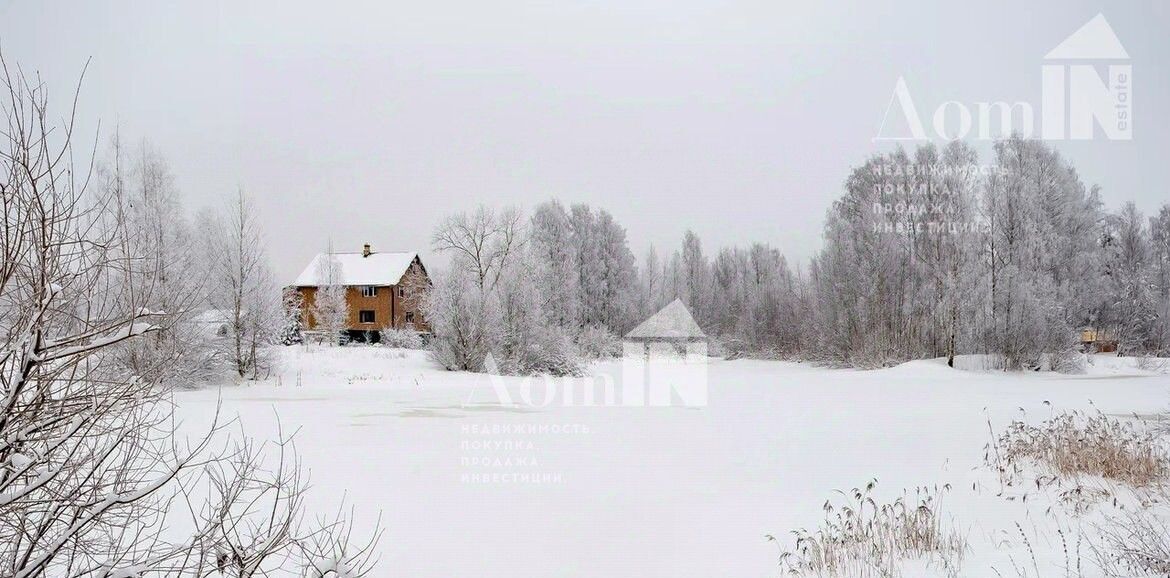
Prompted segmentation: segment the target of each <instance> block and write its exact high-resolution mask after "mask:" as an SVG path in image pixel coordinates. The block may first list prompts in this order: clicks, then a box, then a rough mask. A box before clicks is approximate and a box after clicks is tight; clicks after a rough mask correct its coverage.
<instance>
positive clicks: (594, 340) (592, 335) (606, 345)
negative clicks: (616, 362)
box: [577, 325, 622, 359]
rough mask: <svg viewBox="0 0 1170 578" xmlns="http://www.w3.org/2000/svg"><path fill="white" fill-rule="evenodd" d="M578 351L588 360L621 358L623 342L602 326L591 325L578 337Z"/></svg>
mask: <svg viewBox="0 0 1170 578" xmlns="http://www.w3.org/2000/svg"><path fill="white" fill-rule="evenodd" d="M577 350H578V351H579V352H580V353H581V356H582V357H584V358H586V359H606V358H610V357H621V355H622V340H621V339H619V338H618V336H617V335H614V334H613V332H611V331H610V330H608V329H606V328H605V327H603V326H600V325H590V326H589V327H586V328H585V329H582V330H581V334H580V335H578V336H577Z"/></svg>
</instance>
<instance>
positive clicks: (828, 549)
mask: <svg viewBox="0 0 1170 578" xmlns="http://www.w3.org/2000/svg"><path fill="white" fill-rule="evenodd" d="M876 484H877V482H876V481H871V482H870V483H869V484H867V485H866V486H865V487H864V488H854V489H853V490H851V491H850V492H849V493H848V494H846V493H844V492H840V493H841V495H842V496H844V497H845V503H843V504H837V505H834V504H833V503H832V501H831V500H830V501H826V502H825V506H824V510H825V521H824V523H823V524H822V525H821V527H820V528H818V529H817V530H816V531H814V532H809V531H808V530H805V529H800V530H793V532H792V533H793V534H794V535H795V536H796V543H795V545H794V547H793V549H792V550H782V551H781V554H780V564H781V567H782V569H783V570H784V571H785V572H786V573H789V574H794V575H812V576H849V577H865V576H900V575H901V574H902V566H903V563H904V562H906V561H910V560H916V561H919V562H922V563H925V564H927V565H928V566H930V567H931V569H932V570H931V573H932V575H946V576H954V575H957V574H958V572H959V567H960V566H961V564H962V560H963V555H964V553H965V552H966V549H967V545H966V539H965V538H964V537H963V536H961V535H959V534H958V533H957V532H955V531H954V530H953V529H951V528H949V527H948V526H947V525H945V524H944V522H943V519H942V515H941V506H942V496H943V495H944V494H945V493H946V492H947V491H948V490H949V489H950V488H949V487H948V486H944V487H942V488H938V487H935V488H933V489H932V488H918V489H916V490H915V491H914V494H913V495H909V494H908V493H907V494H904V495H903V496H901V497H899V498H898V499H896V500H894V501H893V502H891V503H885V504H879V503H878V502H876V501H875V500H874V499H873V497H872V496H871V495H870V494H871V492H872V491H873V488H874V486H875V485H876ZM768 539H769V540H775V539H776V538H775V537H773V536H768Z"/></svg>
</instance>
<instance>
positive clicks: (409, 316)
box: [406, 311, 414, 323]
mask: <svg viewBox="0 0 1170 578" xmlns="http://www.w3.org/2000/svg"><path fill="white" fill-rule="evenodd" d="M406 322H407V323H414V313H411V312H409V311H407V312H406Z"/></svg>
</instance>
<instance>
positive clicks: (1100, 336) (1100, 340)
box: [1080, 327, 1118, 353]
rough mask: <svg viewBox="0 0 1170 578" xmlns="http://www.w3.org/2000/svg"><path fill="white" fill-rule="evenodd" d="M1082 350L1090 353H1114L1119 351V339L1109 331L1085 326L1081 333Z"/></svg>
mask: <svg viewBox="0 0 1170 578" xmlns="http://www.w3.org/2000/svg"><path fill="white" fill-rule="evenodd" d="M1080 342H1081V351H1086V352H1089V353H1112V352H1114V351H1117V345H1118V343H1117V340H1116V339H1114V338H1113V336H1112V335H1110V334H1109V332H1107V331H1100V330H1098V329H1096V328H1093V327H1084V328H1082V329H1081V334H1080Z"/></svg>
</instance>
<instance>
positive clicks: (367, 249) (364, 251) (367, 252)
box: [362, 243, 373, 257]
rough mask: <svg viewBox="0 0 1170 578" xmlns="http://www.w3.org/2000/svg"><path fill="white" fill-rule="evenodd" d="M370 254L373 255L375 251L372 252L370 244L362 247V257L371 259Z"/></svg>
mask: <svg viewBox="0 0 1170 578" xmlns="http://www.w3.org/2000/svg"><path fill="white" fill-rule="evenodd" d="M370 253H373V251H371V250H370V244H369V243H366V244H365V245H362V257H369V256H370Z"/></svg>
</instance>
